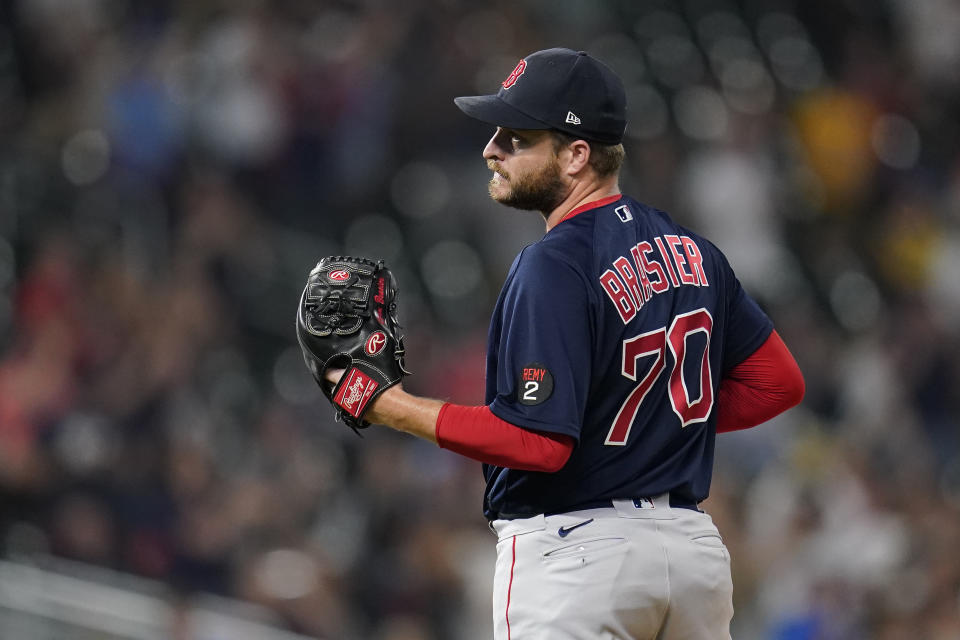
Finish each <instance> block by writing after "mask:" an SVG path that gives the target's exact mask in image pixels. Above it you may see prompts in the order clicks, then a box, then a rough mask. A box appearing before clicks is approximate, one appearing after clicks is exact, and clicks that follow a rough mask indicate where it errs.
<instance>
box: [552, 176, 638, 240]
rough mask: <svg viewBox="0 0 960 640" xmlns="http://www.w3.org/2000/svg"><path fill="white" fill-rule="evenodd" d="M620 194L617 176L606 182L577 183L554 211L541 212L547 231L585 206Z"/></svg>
mask: <svg viewBox="0 0 960 640" xmlns="http://www.w3.org/2000/svg"><path fill="white" fill-rule="evenodd" d="M619 194H620V184H619V182H618V180H617V176H611V177H610V178H608V179H605V180H596V181H589V182H582V183H576V184H575V185H574V187H573V189H571V191H570V194H569V195H568V196H567V197H566V198H565V199H564V200H563V202H561V203H560V205H559V206H557V208H556V209H554V210H553V211H550V212H549V213H547V212H541V213H543V217H544V218H545V219H546V222H547V231H550V229H553V228H554V227H555V226H557V225H558V224H560V223H561V222H563V219H564V218H566V217H567V215H568V214H569V213H570V212H571V211H573V210H574V209H577V208H578V207H582V206H583V205H585V204H589V203H591V202H593V201H595V200H600V199H602V198H607V197H609V196H615V195H619Z"/></svg>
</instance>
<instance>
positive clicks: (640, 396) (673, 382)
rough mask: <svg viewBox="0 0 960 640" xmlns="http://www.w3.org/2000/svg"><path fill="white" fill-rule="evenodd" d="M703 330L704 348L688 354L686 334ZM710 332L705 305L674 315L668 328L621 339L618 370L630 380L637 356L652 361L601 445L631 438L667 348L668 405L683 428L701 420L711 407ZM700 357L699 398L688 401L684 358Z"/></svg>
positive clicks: (614, 443) (710, 318) (664, 358)
mask: <svg viewBox="0 0 960 640" xmlns="http://www.w3.org/2000/svg"><path fill="white" fill-rule="evenodd" d="M699 331H702V332H704V333H705V334H706V338H707V339H706V341H705V342H704V347H703V351H702V352H701V353H700V354H696V353H694V354H690V353H689V351H688V349H687V337H688V336H690V335H692V334H694V333H697V332H699ZM712 332H713V317H712V316H711V315H710V312H709V311H707V310H706V309H704V308H700V309H697V310H696V311H691V312H689V313H683V314H680V315H678V316H676V317H675V318H674V319H673V322H672V323H671V324H670V328H669V329H667V328H666V327H661V328H659V329H657V330H656V331H648V332H647V333H642V334H640V335H639V336H635V337H633V338H628V339H626V340H624V341H623V369H622V371H621V373H623V375H624V376H626V377H627V378H629V379H630V380H634V381H636V380H637V374H638V373H639V372H638V370H637V369H638V367H637V363H638V361H639V360H640V359H644V360H652V365H651V366H650V368H649V369H648V370H647V373H646V375H644V376H643V378H642V379H641V380H640V382H639V383H638V384H637V386H636V387H634V389H633V391H631V392H630V395H628V396H627V399H626V400H625V401H624V403H623V405H622V406H621V407H620V411H618V412H617V417H616V418H614V420H613V425H612V426H611V427H610V432H609V433H608V434H607V439H606V440H605V441H604V444H609V445H614V446H623V445H625V444H627V438H629V437H630V429H631V428H632V427H633V421H634V420H635V419H636V417H637V411H639V409H640V405H641V404H643V401H644V399H645V398H646V397H647V394H648V393H649V392H650V389H651V388H652V387H653V384H654V383H655V382H656V381H657V378H659V377H660V374H661V373H662V372H663V370H664V368H665V367H666V356H667V347H668V346H669V347H670V354H671V355H672V356H673V368H671V369H670V380H669V383H668V387H669V391H670V392H669V394H668V395H669V397H670V406H672V407H673V412H674V413H675V414H677V417H678V418H680V426H681V427H686V426H687V425H689V424H693V423H695V422H703V421H704V420H706V419H707V417H708V416H709V415H710V410H711V409H712V408H713V379H712V376H711V372H710V335H711V333H712ZM691 355H692V357H694V358H696V357H698V355H699V358H700V397H699V398H696V399H693V400H691V398H690V393H689V391H688V390H687V383H686V381H684V379H683V370H684V366H683V365H684V362H686V359H687V357H690V356H691Z"/></svg>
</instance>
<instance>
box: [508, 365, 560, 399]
mask: <svg viewBox="0 0 960 640" xmlns="http://www.w3.org/2000/svg"><path fill="white" fill-rule="evenodd" d="M552 393H553V375H552V374H551V373H550V371H549V370H548V369H547V368H546V367H545V366H543V365H542V364H538V363H536V362H534V363H531V364H528V365H524V366H523V367H522V368H521V369H520V379H519V380H518V383H517V402H519V403H520V404H525V405H534V404H540V403H541V402H544V401H545V400H546V399H547V398H549V397H550V394H552Z"/></svg>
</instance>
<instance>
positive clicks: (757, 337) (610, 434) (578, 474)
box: [484, 196, 773, 519]
mask: <svg viewBox="0 0 960 640" xmlns="http://www.w3.org/2000/svg"><path fill="white" fill-rule="evenodd" d="M772 330H773V325H772V323H771V321H770V319H769V318H768V317H767V316H766V315H765V314H764V313H763V311H761V309H760V308H759V307H758V305H757V304H756V302H755V301H754V300H753V299H752V298H750V297H749V296H748V295H747V294H746V293H745V292H744V290H743V289H742V288H741V286H740V283H739V282H738V280H737V278H736V276H735V275H734V273H733V270H732V269H731V268H730V265H729V263H728V262H727V260H726V258H725V257H724V255H723V254H722V253H721V252H720V250H719V249H717V248H716V247H715V246H714V245H713V244H711V243H710V242H709V241H707V240H706V239H704V238H702V237H700V236H698V235H697V234H695V233H692V232H691V231H689V230H687V229H685V228H683V227H681V226H679V225H677V224H676V223H674V222H673V221H672V220H671V219H670V217H669V216H668V215H667V214H666V213H664V212H662V211H659V210H657V209H654V208H652V207H649V206H646V205H644V204H641V203H639V202H637V201H635V200H633V199H631V198H629V197H627V196H614V197H610V198H605V199H603V200H600V201H597V202H594V203H590V204H589V205H586V206H585V207H582V208H580V209H577V210H575V211H573V212H571V215H568V217H567V218H566V219H565V220H564V221H563V222H561V223H560V224H558V225H556V226H555V227H554V228H553V229H551V230H550V231H548V232H547V233H546V235H545V236H544V237H543V238H542V239H541V240H540V241H539V242H536V243H534V244H532V245H530V246H528V247H526V248H525V249H524V250H523V251H522V252H521V253H520V255H519V256H517V258H516V260H515V261H514V263H513V266H512V267H511V269H510V272H509V274H508V276H507V279H506V282H505V283H504V286H503V290H502V291H501V293H500V297H499V299H498V301H497V305H496V309H495V311H494V314H493V318H492V320H491V324H490V334H489V341H488V353H487V385H486V404H488V405H489V406H490V410H491V411H492V412H493V413H494V414H495V415H496V416H498V417H499V418H502V419H503V420H506V421H508V422H511V423H513V424H515V425H519V426H521V427H526V428H529V429H533V430H537V431H543V432H551V433H559V434H565V435H568V436H572V437H573V438H574V439H575V440H576V446H575V447H574V450H573V453H572V455H571V456H570V459H569V460H568V462H567V464H566V465H565V466H564V467H563V469H561V470H560V471H558V472H556V473H538V472H530V471H519V470H515V469H508V468H503V467H497V466H493V465H484V476H485V478H486V481H487V488H486V492H485V496H484V502H485V504H484V514H485V515H486V517H487V518H489V519H496V518H516V517H526V516H531V515H535V514H538V513H553V512H562V511H568V510H573V509H577V508H584V507H587V506H596V503H597V502H598V501H601V500H607V499H618V498H641V497H647V496H656V495H660V494H663V493H666V492H670V494H671V496H676V497H678V498H680V499H683V500H685V501H689V502H690V503H694V502H699V501H701V500H703V499H704V498H706V497H707V494H708V492H709V487H710V479H711V474H712V468H713V455H714V439H715V437H716V428H715V427H716V411H715V410H714V409H715V399H716V397H717V389H718V387H719V384H720V380H721V378H722V377H723V375H724V373H725V372H727V371H728V370H729V369H730V368H731V367H733V366H735V365H737V364H739V363H740V362H741V361H743V360H744V359H745V358H746V357H747V356H749V355H750V354H751V353H753V352H754V351H755V350H756V349H757V348H758V347H759V346H760V345H761V344H763V342H764V341H765V340H766V339H767V337H768V336H769V335H770V333H771V331H772Z"/></svg>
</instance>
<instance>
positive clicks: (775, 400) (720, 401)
mask: <svg viewBox="0 0 960 640" xmlns="http://www.w3.org/2000/svg"><path fill="white" fill-rule="evenodd" d="M804 390H805V385H804V382H803V374H802V373H801V372H800V367H798V366H797V363H796V361H795V360H794V359H793V356H792V355H791V354H790V351H789V350H788V349H787V345H785V344H784V343H783V340H782V339H781V338H780V336H779V335H778V334H777V332H776V331H774V332H773V333H771V334H770V337H769V338H767V341H766V342H764V343H763V344H762V345H761V346H760V348H758V349H757V350H756V351H754V352H753V354H751V355H750V356H749V357H748V358H747V359H746V360H744V361H743V362H741V363H740V364H738V365H737V366H735V367H733V368H732V369H731V370H730V371H729V372H728V373H727V375H726V376H725V377H724V378H723V380H721V381H720V389H719V391H718V397H717V432H718V433H723V432H726V431H737V430H739V429H749V428H750V427H754V426H756V425H758V424H760V423H762V422H766V421H767V420H769V419H770V418H772V417H774V416H776V415H778V414H780V413H783V412H784V411H786V410H787V409H789V408H791V407H794V406H796V405H797V404H799V403H800V401H801V400H802V399H803V394H804Z"/></svg>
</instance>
